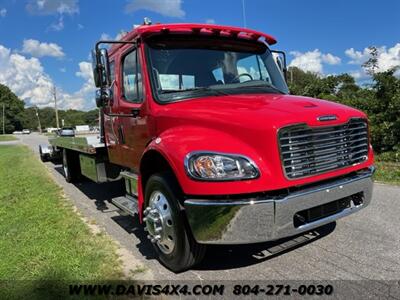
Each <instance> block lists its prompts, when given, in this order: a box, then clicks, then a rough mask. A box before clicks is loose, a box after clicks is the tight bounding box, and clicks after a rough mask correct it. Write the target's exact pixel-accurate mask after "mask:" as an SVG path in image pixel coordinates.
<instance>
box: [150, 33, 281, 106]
mask: <svg viewBox="0 0 400 300" xmlns="http://www.w3.org/2000/svg"><path fill="white" fill-rule="evenodd" d="M147 45H148V56H149V66H150V70H151V71H152V72H151V79H152V86H153V90H154V94H155V96H156V98H157V100H159V101H161V102H171V101H176V100H182V99H186V98H197V97H202V96H208V95H216V96H218V95H230V94H249V93H274V94H287V93H288V88H287V85H286V83H285V80H284V78H283V76H282V73H281V72H280V71H279V69H278V67H277V65H276V62H275V60H274V57H273V55H272V53H271V52H270V50H269V49H268V48H267V47H266V46H265V45H264V44H261V43H255V42H249V41H245V42H244V41H241V42H239V41H233V40H227V41H224V40H220V39H219V40H218V39H216V40H212V39H204V38H200V37H199V38H198V39H196V40H188V37H186V38H185V39H183V38H182V39H181V40H180V39H179V38H174V39H172V38H170V39H164V40H162V39H157V40H155V41H149V42H147Z"/></svg>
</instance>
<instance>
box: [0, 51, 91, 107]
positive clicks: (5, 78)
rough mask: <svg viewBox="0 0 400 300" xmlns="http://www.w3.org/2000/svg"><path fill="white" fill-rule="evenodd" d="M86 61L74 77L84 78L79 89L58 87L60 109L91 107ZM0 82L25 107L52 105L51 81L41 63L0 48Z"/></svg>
mask: <svg viewBox="0 0 400 300" xmlns="http://www.w3.org/2000/svg"><path fill="white" fill-rule="evenodd" d="M89 66H90V64H89V63H88V62H81V63H79V71H78V72H77V73H76V75H77V76H79V77H81V78H83V79H84V83H83V84H82V86H81V88H80V89H79V90H78V91H76V92H73V93H67V92H65V91H63V90H62V89H60V88H57V96H58V100H59V101H58V103H59V107H60V108H62V109H67V108H73V109H89V108H93V106H94V102H93V91H94V86H93V81H92V80H91V75H90V74H89V72H91V70H90V68H89ZM0 83H2V84H5V85H7V86H8V87H9V88H10V89H11V90H12V91H13V92H14V93H15V94H16V95H17V96H18V97H20V98H21V99H22V100H24V101H25V103H26V104H28V105H38V106H39V107H45V106H51V107H52V106H53V105H54V99H53V95H52V89H53V86H54V82H53V80H52V79H51V77H50V76H49V75H48V74H47V73H46V72H45V71H44V68H43V66H42V64H41V63H40V60H39V59H38V58H36V57H31V58H27V57H25V56H24V55H21V54H19V53H13V52H11V50H10V49H8V48H6V47H4V46H2V45H0Z"/></svg>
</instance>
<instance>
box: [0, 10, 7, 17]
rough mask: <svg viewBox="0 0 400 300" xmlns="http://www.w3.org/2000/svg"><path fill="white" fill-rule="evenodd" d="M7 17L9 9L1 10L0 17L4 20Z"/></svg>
mask: <svg viewBox="0 0 400 300" xmlns="http://www.w3.org/2000/svg"><path fill="white" fill-rule="evenodd" d="M6 15H7V9H5V8H2V9H0V17H2V18H4V17H5V16H6Z"/></svg>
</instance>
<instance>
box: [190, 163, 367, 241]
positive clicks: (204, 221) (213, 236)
mask: <svg viewBox="0 0 400 300" xmlns="http://www.w3.org/2000/svg"><path fill="white" fill-rule="evenodd" d="M373 173H374V167H370V168H368V169H366V170H363V171H360V172H358V173H357V174H355V175H354V176H351V177H346V178H341V179H337V180H334V181H329V182H325V183H321V184H319V185H313V186H311V187H306V188H303V189H299V190H296V191H295V192H292V193H289V194H288V195H286V196H284V197H272V196H271V197H270V198H269V197H265V198H261V199H260V198H246V199H239V200H206V199H187V200H185V202H184V206H185V211H186V214H187V217H188V221H189V224H190V227H191V229H192V232H193V235H194V237H195V239H196V241H197V242H199V243H202V244H249V243H257V242H266V241H272V240H277V239H280V238H284V237H289V236H292V235H296V234H298V233H301V232H305V231H308V230H311V229H314V228H317V227H319V226H322V225H324V224H328V223H330V222H332V221H335V220H337V219H339V218H342V217H344V216H347V215H349V214H352V213H355V212H356V211H359V210H360V209H362V208H364V207H366V206H367V205H368V204H369V203H370V201H371V197H372V187H373V182H372V175H373ZM355 194H357V195H362V203H359V202H356V201H353V200H350V206H349V207H346V208H343V209H341V210H340V211H338V212H337V213H334V214H331V215H328V216H326V217H322V218H320V219H317V220H315V221H311V222H309V223H305V224H303V225H300V226H297V227H296V226H295V223H294V217H295V215H296V214H297V213H298V212H300V211H304V210H307V209H310V208H314V207H317V206H321V205H324V204H327V203H331V202H332V201H335V200H339V199H345V198H346V197H350V196H352V195H355Z"/></svg>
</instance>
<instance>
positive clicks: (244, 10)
mask: <svg viewBox="0 0 400 300" xmlns="http://www.w3.org/2000/svg"><path fill="white" fill-rule="evenodd" d="M242 13H243V27H244V28H246V27H247V24H246V23H247V22H246V8H245V5H244V0H242Z"/></svg>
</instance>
